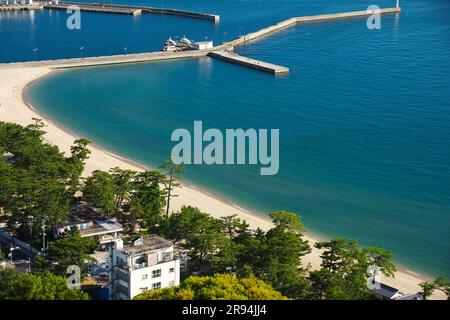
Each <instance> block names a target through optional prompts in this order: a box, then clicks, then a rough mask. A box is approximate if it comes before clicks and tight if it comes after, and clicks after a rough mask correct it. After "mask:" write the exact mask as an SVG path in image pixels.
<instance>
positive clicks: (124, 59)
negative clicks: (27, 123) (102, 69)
mask: <svg viewBox="0 0 450 320" xmlns="http://www.w3.org/2000/svg"><path fill="white" fill-rule="evenodd" d="M209 52H210V51H209V50H189V51H181V52H161V51H157V52H147V53H134V54H118V55H111V56H100V57H86V58H71V59H56V60H39V61H27V62H11V63H0V69H1V68H3V67H49V68H52V69H64V68H80V67H95V66H104V65H115V64H125V63H139V62H150V61H159V60H173V59H183V58H196V57H205V56H206V55H207V54H208V53H209Z"/></svg>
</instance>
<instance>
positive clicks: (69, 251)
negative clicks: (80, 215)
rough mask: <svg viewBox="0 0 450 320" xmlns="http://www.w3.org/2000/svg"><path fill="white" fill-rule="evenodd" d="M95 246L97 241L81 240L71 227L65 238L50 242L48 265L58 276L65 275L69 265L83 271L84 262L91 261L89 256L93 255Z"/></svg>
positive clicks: (77, 232)
mask: <svg viewBox="0 0 450 320" xmlns="http://www.w3.org/2000/svg"><path fill="white" fill-rule="evenodd" d="M97 246H98V241H97V240H94V239H91V238H82V237H81V236H80V232H79V231H78V229H77V228H75V227H72V229H71V230H70V231H69V232H68V234H67V235H66V236H63V237H61V238H59V239H57V240H55V241H52V242H50V244H49V250H48V263H49V265H50V267H51V268H52V269H54V271H55V273H56V274H59V275H65V274H66V271H67V268H68V267H69V266H71V265H76V266H78V267H79V268H80V269H81V270H83V269H84V267H85V261H87V260H91V257H90V256H89V254H91V253H94V251H95V249H96V248H97Z"/></svg>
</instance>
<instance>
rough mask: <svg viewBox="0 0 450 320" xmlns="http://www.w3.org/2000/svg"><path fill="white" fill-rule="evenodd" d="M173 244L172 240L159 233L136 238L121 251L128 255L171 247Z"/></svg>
mask: <svg viewBox="0 0 450 320" xmlns="http://www.w3.org/2000/svg"><path fill="white" fill-rule="evenodd" d="M171 246H173V243H172V241H170V240H166V239H163V238H161V237H160V236H157V235H149V236H146V237H141V238H136V239H134V240H133V241H131V243H129V244H126V245H124V246H123V249H122V250H121V251H123V252H124V253H126V254H128V255H134V254H140V253H146V252H149V251H153V250H158V249H164V248H169V247H171Z"/></svg>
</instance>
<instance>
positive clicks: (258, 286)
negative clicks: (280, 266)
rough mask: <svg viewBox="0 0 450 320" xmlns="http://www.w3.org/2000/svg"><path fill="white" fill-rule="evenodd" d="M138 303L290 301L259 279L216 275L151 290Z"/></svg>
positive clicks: (138, 298) (189, 279) (193, 278)
mask: <svg viewBox="0 0 450 320" xmlns="http://www.w3.org/2000/svg"><path fill="white" fill-rule="evenodd" d="M134 299H135V300H286V299H287V298H286V297H284V296H283V295H282V294H281V293H279V292H277V291H275V290H274V289H273V288H272V287H271V286H270V285H269V284H267V283H265V282H263V281H261V280H259V279H257V278H256V277H255V276H249V277H246V278H238V277H236V276H234V275H228V274H216V275H214V276H210V277H194V276H191V277H189V278H187V279H186V280H184V281H183V282H182V283H181V284H180V285H179V286H178V287H171V288H165V289H159V290H149V291H146V292H144V293H142V294H140V295H138V296H136V297H135V298H134Z"/></svg>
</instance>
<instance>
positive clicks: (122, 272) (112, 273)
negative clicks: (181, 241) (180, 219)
mask: <svg viewBox="0 0 450 320" xmlns="http://www.w3.org/2000/svg"><path fill="white" fill-rule="evenodd" d="M108 267H109V296H110V299H112V300H128V299H132V298H133V297H134V296H136V295H138V294H139V293H142V292H144V291H146V290H156V289H159V288H167V287H170V286H177V285H179V284H180V260H179V259H177V258H176V257H175V256H174V254H173V243H172V242H171V241H169V240H165V239H163V238H161V237H159V236H156V235H150V236H147V237H144V238H137V239H135V240H134V241H132V242H131V243H129V244H127V245H123V241H122V240H117V241H116V242H115V245H114V246H111V247H110V254H109V258H108Z"/></svg>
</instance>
